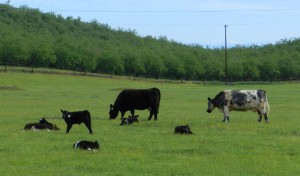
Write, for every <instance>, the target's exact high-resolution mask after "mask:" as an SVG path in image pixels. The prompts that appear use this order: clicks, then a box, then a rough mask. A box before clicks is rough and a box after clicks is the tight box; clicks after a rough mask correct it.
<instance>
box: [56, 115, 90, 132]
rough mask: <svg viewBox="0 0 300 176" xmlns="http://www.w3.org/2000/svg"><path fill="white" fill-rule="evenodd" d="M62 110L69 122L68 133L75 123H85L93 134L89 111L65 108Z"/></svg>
mask: <svg viewBox="0 0 300 176" xmlns="http://www.w3.org/2000/svg"><path fill="white" fill-rule="evenodd" d="M61 112H62V118H63V119H64V120H65V122H66V124H67V131H66V133H69V131H70V129H71V128H72V125H73V124H81V123H84V124H85V126H86V127H87V128H88V129H89V132H90V134H93V131H92V122H91V115H90V113H89V111H87V110H84V111H77V112H68V111H65V110H61Z"/></svg>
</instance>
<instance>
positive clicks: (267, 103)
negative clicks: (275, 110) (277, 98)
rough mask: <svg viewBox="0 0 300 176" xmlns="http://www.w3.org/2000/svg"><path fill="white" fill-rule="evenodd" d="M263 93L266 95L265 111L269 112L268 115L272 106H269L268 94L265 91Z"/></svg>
mask: <svg viewBox="0 0 300 176" xmlns="http://www.w3.org/2000/svg"><path fill="white" fill-rule="evenodd" d="M263 92H264V94H265V98H266V99H265V102H266V106H265V110H266V112H267V115H268V114H269V113H270V105H269V102H268V99H267V92H266V91H264V90H263Z"/></svg>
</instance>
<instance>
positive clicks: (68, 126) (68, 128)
mask: <svg viewBox="0 0 300 176" xmlns="http://www.w3.org/2000/svg"><path fill="white" fill-rule="evenodd" d="M72 125H73V124H68V125H67V131H66V133H69V131H70V129H71V128H72Z"/></svg>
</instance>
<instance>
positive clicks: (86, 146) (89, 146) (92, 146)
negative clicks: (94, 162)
mask: <svg viewBox="0 0 300 176" xmlns="http://www.w3.org/2000/svg"><path fill="white" fill-rule="evenodd" d="M73 148H74V149H81V150H94V151H95V150H99V148H100V145H99V143H98V141H95V142H91V141H77V142H76V143H75V144H74V145H73Z"/></svg>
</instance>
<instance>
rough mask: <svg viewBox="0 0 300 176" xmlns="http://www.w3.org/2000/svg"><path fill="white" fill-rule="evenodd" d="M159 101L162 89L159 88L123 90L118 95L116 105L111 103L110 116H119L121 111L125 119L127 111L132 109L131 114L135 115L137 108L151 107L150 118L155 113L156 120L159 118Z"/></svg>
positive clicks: (111, 117)
mask: <svg viewBox="0 0 300 176" xmlns="http://www.w3.org/2000/svg"><path fill="white" fill-rule="evenodd" d="M159 103H160V91H159V89H157V88H151V89H127V90H123V91H122V92H121V93H120V94H119V95H118V97H117V99H116V101H115V103H114V105H112V104H111V105H110V111H109V118H110V119H115V118H117V116H118V114H119V111H120V112H121V119H123V117H124V114H125V112H126V111H130V113H131V115H132V116H134V110H135V109H137V110H145V109H149V111H150V115H149V118H148V120H151V118H152V116H153V115H154V120H157V114H158V109H159Z"/></svg>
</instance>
